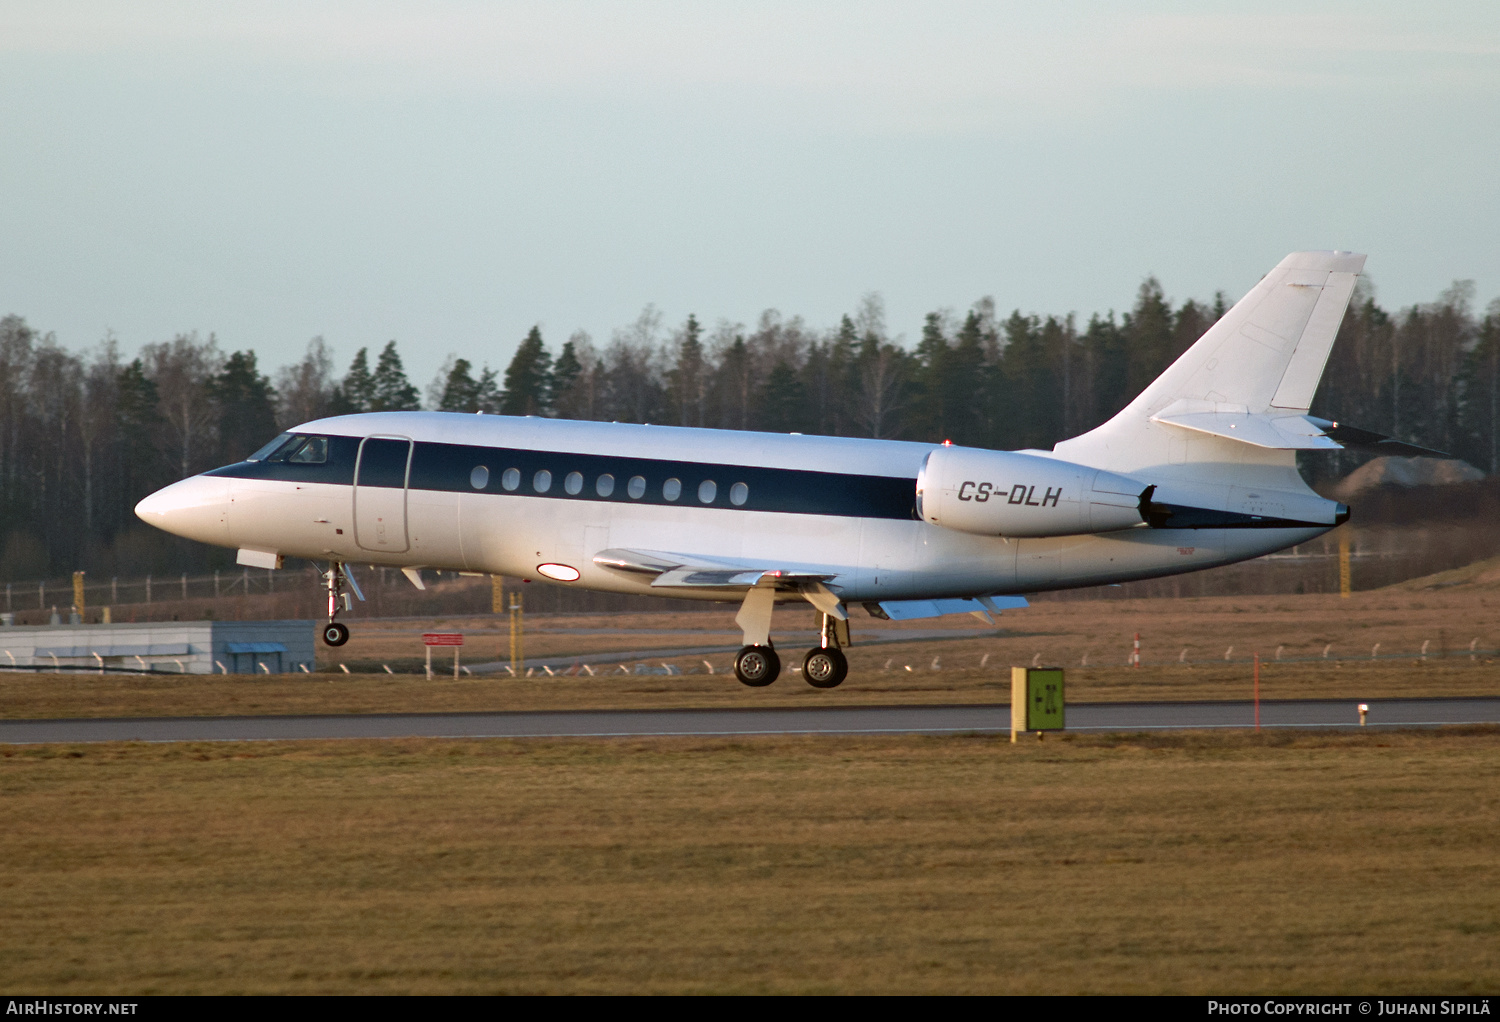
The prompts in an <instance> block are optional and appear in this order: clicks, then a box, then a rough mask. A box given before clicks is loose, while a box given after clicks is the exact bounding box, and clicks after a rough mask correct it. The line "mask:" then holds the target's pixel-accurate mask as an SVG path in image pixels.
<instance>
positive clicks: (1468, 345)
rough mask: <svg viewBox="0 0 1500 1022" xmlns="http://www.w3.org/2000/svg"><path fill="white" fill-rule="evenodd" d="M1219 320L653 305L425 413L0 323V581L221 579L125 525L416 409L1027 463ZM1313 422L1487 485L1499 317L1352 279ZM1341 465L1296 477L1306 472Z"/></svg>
mask: <svg viewBox="0 0 1500 1022" xmlns="http://www.w3.org/2000/svg"><path fill="white" fill-rule="evenodd" d="M1225 308H1226V305H1225V302H1224V299H1223V296H1222V294H1221V295H1219V296H1216V297H1215V299H1214V300H1213V301H1211V302H1200V301H1195V300H1188V301H1185V302H1183V303H1182V304H1181V305H1177V306H1175V307H1174V305H1173V304H1172V302H1170V301H1169V300H1168V299H1167V298H1166V297H1165V295H1164V293H1163V291H1162V288H1161V286H1160V284H1159V283H1158V282H1157V281H1156V280H1155V279H1154V278H1147V279H1146V280H1145V281H1144V282H1143V283H1142V284H1141V286H1140V289H1139V290H1138V292H1137V294H1136V296H1135V301H1134V304H1133V305H1132V306H1131V308H1130V309H1129V310H1128V311H1126V312H1124V313H1122V314H1119V315H1116V314H1115V313H1114V312H1110V313H1109V314H1107V315H1094V316H1091V317H1090V318H1089V320H1088V322H1087V323H1085V324H1080V323H1079V322H1078V319H1077V317H1075V316H1073V315H1066V316H1060V315H1037V314H1023V313H1021V312H1020V311H1016V312H1012V313H1011V314H1010V315H1009V316H1005V317H1001V316H1000V315H998V314H997V312H996V309H995V306H994V303H993V301H991V300H990V299H988V298H986V299H981V300H980V301H978V302H976V303H975V304H974V305H973V306H972V307H971V308H970V309H968V310H966V311H965V312H963V313H962V314H955V313H953V312H950V311H938V312H932V313H929V314H928V315H927V316H926V317H925V320H924V322H923V323H922V326H921V329H920V332H919V333H918V335H917V337H916V338H915V339H914V340H912V341H911V342H907V341H906V339H905V338H903V337H901V336H892V335H891V334H890V333H889V332H888V330H887V326H886V321H885V315H884V310H883V307H882V304H881V302H880V299H879V297H878V296H877V295H870V296H867V297H866V298H865V300H864V301H863V302H862V303H861V304H860V305H859V307H858V308H857V309H856V310H854V311H852V312H851V313H850V314H848V315H845V316H843V317H842V318H841V320H840V322H839V323H838V324H837V325H836V326H833V327H831V328H825V329H819V328H815V327H812V326H809V325H808V324H807V323H805V322H804V321H803V320H802V319H801V318H800V317H795V316H794V317H785V316H783V315H781V314H780V313H779V312H776V311H775V310H768V311H766V312H765V313H763V314H762V315H761V317H760V319H759V320H758V322H756V323H755V324H754V325H753V326H745V325H743V324H738V323H730V322H720V323H718V324H717V325H716V326H714V327H713V328H712V329H706V328H705V327H704V326H703V325H702V324H701V323H700V322H699V320H698V319H697V318H696V317H695V316H691V315H690V316H688V317H687V318H686V320H684V321H683V322H681V323H676V324H668V323H667V322H665V320H664V318H663V316H662V315H661V314H660V313H659V312H658V311H657V310H656V309H655V308H653V307H650V306H648V307H647V308H646V309H645V311H643V312H642V314H641V315H640V317H639V318H638V319H637V320H636V321H635V322H634V323H632V324H630V325H629V326H627V327H624V328H621V329H618V330H616V331H614V333H613V336H612V337H611V338H610V340H609V342H608V343H606V344H596V343H595V342H594V341H593V339H592V338H590V337H589V336H588V334H586V333H583V332H577V333H574V334H573V335H572V336H571V337H569V338H567V339H566V340H565V341H563V342H562V344H561V345H560V346H559V347H557V348H556V350H555V352H554V350H553V349H552V348H551V347H549V345H548V343H547V341H546V339H545V338H544V337H543V335H542V332H541V330H540V329H539V328H533V329H532V330H531V331H530V332H529V333H528V334H527V335H526V337H525V338H524V339H522V341H521V343H520V345H519V347H518V348H517V350H516V353H515V355H514V357H513V358H512V359H511V360H510V361H509V363H508V365H506V367H505V369H504V371H503V372H501V371H500V369H499V367H498V365H497V366H494V367H492V366H490V365H489V364H488V363H484V362H482V361H481V362H476V361H475V360H473V359H471V358H468V357H459V356H457V355H455V356H451V357H450V358H449V359H448V361H447V363H446V364H445V365H444V366H443V368H442V370H441V371H440V372H439V373H438V374H437V376H436V378H434V379H433V380H432V381H431V383H430V384H429V385H428V387H427V388H426V392H425V394H424V393H423V392H421V391H419V389H418V388H417V386H416V385H415V384H413V383H412V382H411V381H410V380H409V379H408V377H407V374H406V372H405V369H404V367H403V365H402V361H401V356H400V353H399V350H398V345H397V343H396V342H395V341H391V342H389V343H387V344H385V345H384V346H383V347H380V348H379V350H378V351H374V350H372V349H370V348H361V349H360V350H359V351H358V352H357V353H356V354H355V355H354V357H353V359H352V360H351V361H350V362H349V364H348V366H347V368H346V369H345V370H344V371H343V372H342V373H340V372H338V371H337V367H336V366H335V362H334V354H333V352H332V350H331V349H330V347H329V346H328V345H327V344H326V343H324V341H323V339H322V338H314V339H313V340H312V341H311V342H310V343H309V344H308V347H307V351H306V354H305V355H304V356H303V357H302V359H301V360H299V361H297V362H295V363H293V364H291V365H287V366H282V367H280V368H277V369H274V370H271V371H269V373H268V372H267V371H265V370H263V368H262V367H261V366H260V364H259V362H258V359H257V357H256V354H255V352H254V351H233V352H224V351H222V350H221V349H220V348H219V345H218V343H217V341H216V339H215V337H214V336H213V335H209V336H208V337H207V338H202V337H200V336H198V335H197V334H181V335H178V336H177V337H174V338H173V339H172V340H170V341H162V342H159V343H154V344H148V345H146V346H145V347H144V348H142V349H141V350H140V352H139V353H138V354H137V355H136V356H135V357H134V358H128V359H127V357H126V356H125V355H123V354H122V353H121V352H120V350H119V345H118V344H117V343H116V342H115V341H114V340H113V339H111V338H106V339H105V341H103V342H102V343H101V344H99V345H98V346H96V347H95V348H94V349H92V350H90V351H86V352H82V353H75V352H71V351H69V350H67V349H66V348H65V347H63V346H62V345H61V344H59V343H58V341H57V339H56V337H55V336H53V335H52V334H47V333H41V332H39V331H38V330H37V329H35V328H33V327H32V326H30V325H29V324H28V323H27V322H26V321H25V320H24V319H22V318H21V317H18V316H14V315H12V316H7V317H5V318H4V319H0V580H6V581H10V580H27V579H36V578H43V577H54V576H57V575H59V574H64V573H66V572H69V571H73V570H77V569H86V570H88V571H89V572H90V573H91V574H93V575H95V576H97V575H99V574H105V575H110V574H118V575H131V574H140V573H145V572H149V571H157V572H167V571H201V570H204V569H208V568H213V567H219V566H223V565H227V564H229V563H232V560H233V551H218V550H209V549H206V548H204V547H202V546H200V545H197V544H190V543H187V542H185V541H177V540H173V539H172V538H171V537H168V536H166V535H165V534H162V533H160V532H158V531H157V530H154V529H150V528H149V527H147V526H145V525H143V524H142V523H140V522H139V521H138V520H137V519H136V518H135V516H134V514H133V511H132V509H133V508H134V506H135V504H136V502H137V501H138V500H140V498H141V497H143V496H145V495H146V494H148V493H150V492H151V491H153V490H155V489H157V488H158V487H160V486H163V485H166V484H167V483H169V482H172V481H173V480H176V479H180V478H183V477H184V476H187V475H191V474H193V473H195V472H200V471H203V470H204V469H207V468H211V467H213V466H216V465H222V464H225V463H228V462H232V461H235V460H238V459H240V458H243V457H245V456H246V455H247V454H249V453H251V452H252V451H254V450H256V449H257V448H258V447H260V446H261V445H263V444H264V443H265V442H266V441H267V440H268V439H270V438H271V437H272V436H274V435H275V434H276V433H277V432H278V431H279V430H282V429H286V428H288V427H290V426H294V425H296V424H298V423H301V422H306V421H308V420H310V419H315V418H318V417H320V416H323V415H329V414H338V413H344V412H362V411H380V410H408V409H417V408H424V407H425V408H429V409H437V410H446V411H455V412H467V413H471V414H472V413H474V412H477V411H483V412H488V413H501V414H513V415H542V416H553V417H559V418H572V419H594V420H602V421H619V422H650V423H657V424H665V425H681V426H708V427H717V428H724V429H751V430H768V431H774V432H797V433H818V434H827V435H834V436H859V437H879V438H899V439H906V440H921V441H941V440H945V439H948V440H952V441H953V442H954V443H956V444H968V445H973V446H978V447H990V448H996V449H1015V448H1026V447H1034V448H1044V449H1045V448H1050V447H1051V446H1052V445H1053V444H1054V443H1056V442H1057V441H1059V440H1062V439H1064V438H1066V437H1069V436H1073V435H1076V434H1078V433H1081V432H1083V431H1085V430H1087V429H1090V428H1092V427H1093V426H1095V425H1098V424H1099V423H1101V422H1103V421H1104V420H1106V419H1108V418H1109V417H1110V416H1111V415H1113V414H1114V413H1115V412H1117V411H1118V410H1119V409H1120V408H1122V407H1124V405H1125V404H1126V403H1127V402H1128V401H1129V400H1130V399H1131V398H1133V397H1134V396H1135V395H1136V394H1137V393H1138V392H1139V391H1140V390H1141V388H1142V387H1144V386H1145V385H1146V384H1147V383H1149V382H1150V381H1151V380H1152V379H1153V378H1155V377H1156V376H1157V374H1159V373H1160V372H1161V371H1162V370H1163V369H1164V368H1165V367H1166V366H1167V365H1168V364H1170V363H1171V361H1172V360H1173V359H1174V358H1176V357H1177V356H1178V355H1179V354H1181V353H1182V352H1183V351H1184V350H1185V349H1186V348H1187V347H1188V346H1189V345H1190V344H1192V343H1193V341H1195V340H1197V338H1198V337H1200V336H1201V335H1202V334H1203V332H1204V331H1205V330H1207V329H1208V327H1209V326H1211V325H1212V324H1213V323H1214V321H1215V320H1216V319H1218V317H1219V316H1221V315H1223V313H1224V311H1225ZM1313 412H1314V414H1318V415H1323V416H1325V417H1328V418H1336V419H1339V420H1340V421H1343V422H1347V423H1350V424H1353V425H1358V426H1361V427H1364V428H1368V429H1374V430H1379V431H1381V432H1385V433H1389V434H1391V435H1393V436H1396V437H1398V438H1400V439H1403V440H1408V441H1411V442H1413V443H1417V444H1421V445H1423V446H1428V447H1432V448H1435V449H1437V450H1441V451H1446V452H1451V453H1452V454H1453V455H1454V456H1456V457H1460V458H1464V459H1466V460H1468V461H1469V462H1471V463H1472V464H1474V465H1476V466H1478V467H1480V468H1482V469H1484V470H1485V471H1487V472H1489V473H1491V474H1495V473H1497V471H1500V299H1497V300H1496V301H1495V302H1493V303H1491V304H1490V306H1489V308H1488V309H1487V310H1485V311H1484V312H1483V313H1479V312H1477V311H1476V310H1475V308H1474V286H1473V284H1472V283H1471V282H1467V281H1460V282H1456V283H1455V284H1454V285H1453V286H1452V287H1450V288H1449V289H1448V290H1446V291H1444V292H1443V293H1442V294H1441V295H1439V296H1438V297H1437V299H1436V300H1435V301H1433V302H1430V303H1425V304H1418V305H1413V306H1411V307H1408V308H1405V309H1400V310H1398V311H1395V312H1391V311H1387V310H1386V309H1384V308H1382V307H1381V306H1380V305H1379V304H1378V303H1377V302H1376V300H1375V298H1374V296H1373V295H1372V294H1371V293H1370V291H1369V290H1368V289H1366V287H1365V285H1364V283H1363V282H1361V285H1360V287H1359V288H1358V289H1357V290H1356V292H1355V296H1354V299H1353V301H1352V302H1351V303H1350V307H1349V312H1348V314H1347V315H1346V316H1345V318H1344V322H1343V325H1342V326H1341V328H1340V331H1339V339H1338V342H1337V344H1336V345H1335V346H1334V349H1333V355H1332V357H1331V359H1330V360H1329V364H1328V369H1327V371H1326V372H1325V374H1324V377H1323V383H1322V385H1321V387H1320V388H1319V390H1318V394H1317V398H1316V400H1315V401H1314V405H1313ZM1357 457H1358V456H1356V455H1353V454H1349V453H1340V454H1333V455H1319V456H1317V457H1316V458H1313V459H1309V460H1308V461H1307V463H1306V465H1305V469H1306V470H1307V472H1308V473H1309V475H1310V476H1313V477H1315V478H1316V477H1329V476H1334V475H1339V474H1342V473H1343V472H1346V471H1348V470H1349V469H1351V468H1352V467H1354V465H1355V464H1356V463H1357V460H1356V459H1357Z"/></svg>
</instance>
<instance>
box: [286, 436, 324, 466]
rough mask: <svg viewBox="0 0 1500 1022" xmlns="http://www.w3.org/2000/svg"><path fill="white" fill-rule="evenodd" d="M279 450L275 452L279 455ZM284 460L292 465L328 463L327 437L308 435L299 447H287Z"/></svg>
mask: <svg viewBox="0 0 1500 1022" xmlns="http://www.w3.org/2000/svg"><path fill="white" fill-rule="evenodd" d="M280 453H281V452H279V451H278V452H277V454H278V455H280ZM286 460H287V461H289V462H291V463H292V464H294V465H326V464H328V438H327V437H326V436H310V437H308V438H307V441H306V442H305V443H303V444H302V445H301V446H300V447H296V448H287V454H286Z"/></svg>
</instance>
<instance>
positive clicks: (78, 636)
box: [0, 621, 318, 674]
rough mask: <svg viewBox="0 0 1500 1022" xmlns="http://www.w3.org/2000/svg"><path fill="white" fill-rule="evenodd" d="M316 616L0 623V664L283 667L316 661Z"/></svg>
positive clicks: (220, 670) (201, 670) (213, 669)
mask: <svg viewBox="0 0 1500 1022" xmlns="http://www.w3.org/2000/svg"><path fill="white" fill-rule="evenodd" d="M317 627H318V622H316V621H151V622H142V623H139V624H108V625H105V624H99V625H85V624H55V625H25V626H16V625H9V626H0V670H4V669H5V668H7V667H19V668H25V669H28V670H35V669H37V668H41V669H46V668H49V667H50V668H54V669H57V670H63V671H78V670H87V669H89V668H94V669H96V670H99V669H110V668H112V669H115V670H136V671H148V670H149V671H170V672H173V673H179V674H287V673H292V672H296V673H301V672H302V671H303V670H304V669H305V670H307V671H312V670H313V669H314V668H315V667H316V663H315V661H314V657H313V648H314V647H313V644H314V642H315V641H316V634H317Z"/></svg>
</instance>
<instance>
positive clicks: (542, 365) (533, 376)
mask: <svg viewBox="0 0 1500 1022" xmlns="http://www.w3.org/2000/svg"><path fill="white" fill-rule="evenodd" d="M551 407H552V356H551V355H549V354H548V353H547V346H546V345H545V344H543V343H542V331H541V330H540V328H538V327H532V328H531V330H530V332H529V333H527V335H526V339H525V340H524V341H522V342H521V346H520V347H519V348H517V349H516V357H515V358H513V359H511V360H510V365H509V366H508V367H507V368H506V370H505V394H504V396H503V397H502V398H501V403H500V408H501V411H502V412H504V413H505V414H506V415H545V414H547V412H548V411H550V410H551Z"/></svg>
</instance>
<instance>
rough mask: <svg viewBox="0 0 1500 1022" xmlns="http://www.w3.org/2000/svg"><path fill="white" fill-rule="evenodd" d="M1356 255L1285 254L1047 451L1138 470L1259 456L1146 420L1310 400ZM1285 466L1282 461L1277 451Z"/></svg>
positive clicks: (1251, 410)
mask: <svg viewBox="0 0 1500 1022" xmlns="http://www.w3.org/2000/svg"><path fill="white" fill-rule="evenodd" d="M1364 264H1365V257H1364V256H1363V255H1358V254H1355V253H1353V252H1293V253H1292V254H1291V255H1289V256H1287V257H1286V258H1285V259H1283V260H1282V261H1281V262H1280V263H1278V264H1277V265H1276V268H1275V269H1273V270H1272V271H1271V272H1270V273H1268V274H1266V275H1265V277H1263V278H1262V279H1261V281H1260V283H1258V284H1256V285H1255V287H1254V288H1252V289H1251V290H1250V293H1249V294H1247V295H1245V297H1243V298H1241V299H1240V300H1239V301H1238V302H1236V303H1235V304H1234V307H1233V308H1232V309H1230V310H1229V311H1228V312H1227V313H1225V314H1224V317H1223V318H1222V319H1220V320H1219V321H1218V322H1217V323H1215V324H1214V325H1213V326H1211V327H1209V328H1208V331H1207V332H1206V333H1205V334H1204V335H1203V336H1202V337H1201V338H1199V339H1198V341H1197V343H1195V344H1194V345H1193V346H1192V347H1191V348H1189V349H1188V350H1187V351H1185V352H1183V354H1182V356H1181V357H1179V358H1178V359H1177V361H1175V362H1173V363H1172V365H1171V366H1169V367H1168V368H1167V370H1166V372H1164V373H1162V374H1161V375H1160V376H1158V377H1157V378H1156V379H1155V380H1154V381H1152V383H1151V384H1150V385H1149V386H1147V387H1146V389H1145V390H1143V391H1142V392H1141V393H1140V395H1139V396H1138V397H1137V398H1136V399H1135V400H1134V401H1132V402H1130V404H1129V405H1127V406H1126V407H1125V409H1124V410H1123V411H1121V412H1120V413H1119V414H1118V415H1116V416H1115V417H1114V418H1112V419H1110V420H1109V421H1108V422H1106V423H1104V424H1103V425H1102V426H1099V427H1098V428H1097V429H1094V430H1092V431H1090V432H1088V433H1085V434H1083V435H1082V436H1080V437H1076V438H1074V439H1072V440H1066V441H1064V442H1063V443H1061V444H1059V445H1058V446H1057V447H1056V451H1057V453H1058V454H1059V455H1062V456H1064V457H1067V458H1070V459H1073V460H1077V461H1082V462H1084V463H1090V464H1098V465H1100V467H1109V468H1111V469H1113V470H1114V471H1129V470H1131V469H1133V468H1138V467H1142V466H1146V465H1157V464H1169V463H1176V464H1182V463H1184V462H1203V461H1215V462H1225V461H1229V462H1233V461H1242V460H1264V459H1265V457H1266V454H1265V453H1255V452H1253V451H1249V450H1243V449H1240V448H1245V447H1247V446H1248V445H1241V444H1236V443H1235V442H1233V441H1230V440H1218V441H1212V440H1211V439H1206V440H1205V439H1200V440H1196V441H1192V440H1190V439H1188V438H1185V437H1184V436H1182V435H1181V431H1180V430H1179V429H1178V427H1175V426H1172V425H1166V424H1162V423H1159V422H1158V423H1153V422H1152V421H1151V419H1152V417H1153V416H1161V415H1186V414H1191V413H1202V412H1215V413H1220V414H1225V415H1266V414H1273V415H1274V414H1281V413H1285V414H1286V415H1298V414H1303V413H1305V412H1306V411H1307V410H1308V408H1309V406H1310V405H1311V404H1312V399H1313V393H1314V392H1315V391H1316V390H1317V388H1318V381H1319V379H1321V378H1322V375H1323V367H1324V365H1326V364H1327V362H1328V354H1329V352H1330V351H1331V350H1332V348H1333V341H1334V338H1335V337H1336V336H1337V335H1338V330H1339V324H1340V322H1342V321H1343V318H1344V310H1345V309H1346V308H1347V307H1348V305H1349V298H1350V295H1352V294H1353V292H1354V282H1355V280H1356V279H1357V278H1358V276H1359V273H1360V271H1361V270H1362V269H1363V268H1364ZM1276 457H1277V459H1278V460H1281V461H1286V462H1287V463H1288V464H1289V463H1290V458H1291V455H1290V454H1289V453H1285V452H1278V454H1277V455H1276Z"/></svg>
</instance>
